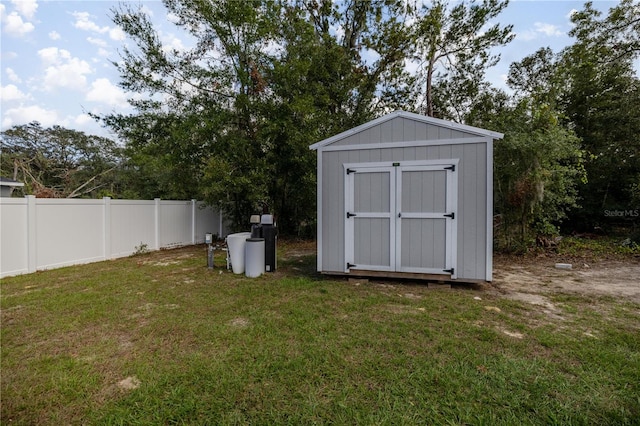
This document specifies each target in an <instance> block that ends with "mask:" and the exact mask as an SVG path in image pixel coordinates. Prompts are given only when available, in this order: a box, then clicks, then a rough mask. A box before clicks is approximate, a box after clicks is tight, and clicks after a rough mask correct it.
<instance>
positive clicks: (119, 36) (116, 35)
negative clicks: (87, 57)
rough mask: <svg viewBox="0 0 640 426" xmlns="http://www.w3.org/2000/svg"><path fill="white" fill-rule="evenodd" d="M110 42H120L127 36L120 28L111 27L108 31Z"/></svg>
mask: <svg viewBox="0 0 640 426" xmlns="http://www.w3.org/2000/svg"><path fill="white" fill-rule="evenodd" d="M109 37H110V38H111V40H115V41H122V40H124V39H125V38H127V34H126V33H125V32H124V31H122V29H121V28H120V27H113V28H111V29H110V30H109Z"/></svg>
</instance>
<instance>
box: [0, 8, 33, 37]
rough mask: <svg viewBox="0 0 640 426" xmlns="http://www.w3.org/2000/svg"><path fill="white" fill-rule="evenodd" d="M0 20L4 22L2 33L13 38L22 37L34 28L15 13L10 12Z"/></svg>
mask: <svg viewBox="0 0 640 426" xmlns="http://www.w3.org/2000/svg"><path fill="white" fill-rule="evenodd" d="M2 20H3V22H4V25H3V28H4V32H5V33H7V34H9V35H12V36H15V37H22V36H23V35H25V34H27V33H30V32H31V31H33V30H34V28H35V27H34V26H33V24H32V23H31V22H24V21H23V20H22V17H20V15H18V13H17V12H11V13H10V14H9V15H7V16H4V17H3V19H2Z"/></svg>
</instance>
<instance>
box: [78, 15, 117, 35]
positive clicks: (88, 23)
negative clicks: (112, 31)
mask: <svg viewBox="0 0 640 426" xmlns="http://www.w3.org/2000/svg"><path fill="white" fill-rule="evenodd" d="M71 15H73V17H74V18H76V22H75V23H74V24H73V26H74V27H76V28H78V29H79V30H84V31H92V32H96V33H100V34H104V33H106V32H107V31H109V27H100V26H99V25H98V24H96V23H95V22H93V21H92V20H91V15H90V14H89V12H72V13H71Z"/></svg>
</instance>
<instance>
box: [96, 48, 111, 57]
mask: <svg viewBox="0 0 640 426" xmlns="http://www.w3.org/2000/svg"><path fill="white" fill-rule="evenodd" d="M98 55H100V56H102V57H105V58H106V57H107V56H109V51H108V50H107V49H104V48H102V47H101V48H100V49H98Z"/></svg>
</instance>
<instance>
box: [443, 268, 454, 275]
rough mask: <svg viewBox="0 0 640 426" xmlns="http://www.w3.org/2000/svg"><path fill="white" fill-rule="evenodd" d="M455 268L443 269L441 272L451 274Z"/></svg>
mask: <svg viewBox="0 0 640 426" xmlns="http://www.w3.org/2000/svg"><path fill="white" fill-rule="evenodd" d="M455 270H456V269H455V268H451V269H443V270H442V272H446V273H447V274H451V275H453V274H454V272H455Z"/></svg>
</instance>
